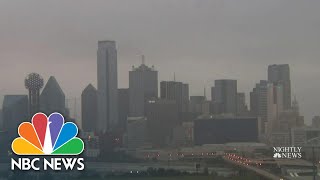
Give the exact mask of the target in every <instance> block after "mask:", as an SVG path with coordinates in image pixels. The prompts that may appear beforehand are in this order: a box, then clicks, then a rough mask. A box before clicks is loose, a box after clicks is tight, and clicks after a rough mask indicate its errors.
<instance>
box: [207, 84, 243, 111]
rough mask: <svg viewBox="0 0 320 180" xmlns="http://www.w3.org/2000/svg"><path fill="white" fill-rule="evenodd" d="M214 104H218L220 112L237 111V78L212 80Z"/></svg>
mask: <svg viewBox="0 0 320 180" xmlns="http://www.w3.org/2000/svg"><path fill="white" fill-rule="evenodd" d="M214 85H215V86H214V88H212V90H213V91H214V92H213V93H211V94H213V95H212V97H214V103H215V105H217V106H219V108H218V109H219V110H220V111H221V112H218V113H220V114H236V113H237V80H230V79H220V80H215V82H214Z"/></svg>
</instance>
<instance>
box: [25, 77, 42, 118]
mask: <svg viewBox="0 0 320 180" xmlns="http://www.w3.org/2000/svg"><path fill="white" fill-rule="evenodd" d="M24 85H25V87H26V88H27V89H28V90H29V117H32V116H33V115H34V114H35V113H37V112H39V109H40V89H41V88H42V87H43V79H42V77H41V76H40V75H39V74H37V73H31V74H29V75H28V76H27V77H26V78H25V80H24Z"/></svg>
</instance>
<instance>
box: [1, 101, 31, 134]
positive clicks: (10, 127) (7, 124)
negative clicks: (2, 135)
mask: <svg viewBox="0 0 320 180" xmlns="http://www.w3.org/2000/svg"><path fill="white" fill-rule="evenodd" d="M2 108H3V109H2V113H3V129H4V130H5V131H7V132H8V135H9V138H13V137H14V136H16V135H17V128H18V127H19V125H20V123H22V122H23V121H30V119H29V113H28V96H27V95H5V96H4V100H3V105H2Z"/></svg>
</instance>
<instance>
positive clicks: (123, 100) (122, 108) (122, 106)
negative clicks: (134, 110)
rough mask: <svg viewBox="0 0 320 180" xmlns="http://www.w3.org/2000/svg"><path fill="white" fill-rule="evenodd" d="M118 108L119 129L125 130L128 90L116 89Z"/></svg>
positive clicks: (127, 111) (127, 112)
mask: <svg viewBox="0 0 320 180" xmlns="http://www.w3.org/2000/svg"><path fill="white" fill-rule="evenodd" d="M118 100H119V102H118V106H119V108H118V109H119V115H118V117H119V129H120V130H123V131H124V130H126V126H127V118H128V116H129V89H128V88H123V89H118Z"/></svg>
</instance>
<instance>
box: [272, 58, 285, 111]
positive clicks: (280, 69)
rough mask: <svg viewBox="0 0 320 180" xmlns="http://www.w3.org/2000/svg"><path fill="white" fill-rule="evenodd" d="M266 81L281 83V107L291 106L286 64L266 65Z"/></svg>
mask: <svg viewBox="0 0 320 180" xmlns="http://www.w3.org/2000/svg"><path fill="white" fill-rule="evenodd" d="M268 81H269V82H272V83H275V84H282V85H283V107H284V109H285V110H286V109H290V108H291V80H290V68H289V65H288V64H273V65H269V66H268Z"/></svg>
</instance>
